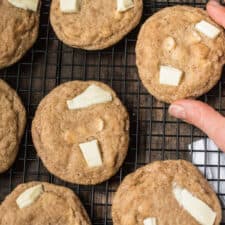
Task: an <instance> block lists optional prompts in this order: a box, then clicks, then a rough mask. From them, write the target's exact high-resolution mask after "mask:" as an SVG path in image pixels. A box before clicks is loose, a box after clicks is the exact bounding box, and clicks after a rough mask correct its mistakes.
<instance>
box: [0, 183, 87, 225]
mask: <svg viewBox="0 0 225 225" xmlns="http://www.w3.org/2000/svg"><path fill="white" fill-rule="evenodd" d="M37 185H39V186H41V187H42V193H40V195H39V196H38V195H37V193H33V196H32V195H30V197H34V196H35V197H36V198H35V199H34V200H33V201H30V202H29V203H30V204H29V205H27V206H26V207H24V208H20V207H19V205H18V204H17V199H18V198H19V196H20V195H21V194H22V193H24V192H25V191H26V190H28V189H29V188H32V187H35V186H37ZM20 202H23V203H24V202H25V201H24V200H23V201H20ZM6 224H7V225H37V224H38V225H47V224H48V225H56V224H57V225H72V224H74V225H75V224H77V225H91V222H90V220H89V218H88V215H87V213H86V211H85V209H84V207H83V206H82V204H81V202H80V200H79V199H78V197H77V196H76V195H75V194H74V193H73V191H72V190H70V189H68V188H65V187H60V186H57V185H53V184H49V183H45V182H30V183H24V184H20V185H19V186H17V187H16V188H15V190H13V191H12V193H11V194H9V195H8V196H7V197H6V199H5V200H4V201H3V203H2V204H1V206H0V225H6Z"/></svg>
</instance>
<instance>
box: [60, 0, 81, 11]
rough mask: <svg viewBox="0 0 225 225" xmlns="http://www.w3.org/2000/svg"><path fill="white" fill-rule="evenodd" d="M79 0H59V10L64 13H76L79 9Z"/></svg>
mask: <svg viewBox="0 0 225 225" xmlns="http://www.w3.org/2000/svg"><path fill="white" fill-rule="evenodd" d="M80 1H81V0H60V10H61V12H64V13H76V12H78V11H79V10H80Z"/></svg>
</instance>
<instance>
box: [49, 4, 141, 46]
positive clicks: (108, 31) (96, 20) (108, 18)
mask: <svg viewBox="0 0 225 225" xmlns="http://www.w3.org/2000/svg"><path fill="white" fill-rule="evenodd" d="M59 6H60V4H59V0H53V1H52V3H51V11H50V21H51V24H52V27H53V29H54V31H55V33H56V35H57V36H58V38H59V39H60V40H61V41H62V42H64V43H65V44H67V45H69V46H72V47H75V48H82V49H88V50H97V49H104V48H107V47H109V46H111V45H113V44H115V43H117V42H118V41H120V40H121V39H122V38H123V37H124V36H125V35H126V34H128V33H129V32H130V31H131V30H132V29H133V28H134V27H135V26H136V25H137V24H138V23H139V21H140V19H141V15H142V8H143V3H142V0H134V7H133V8H131V9H129V10H127V11H125V12H122V13H121V12H117V9H116V0H107V1H105V0H95V1H92V0H86V1H81V7H80V10H79V12H77V13H62V12H61V10H60V7H59Z"/></svg>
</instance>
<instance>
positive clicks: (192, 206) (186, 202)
mask: <svg viewBox="0 0 225 225" xmlns="http://www.w3.org/2000/svg"><path fill="white" fill-rule="evenodd" d="M173 194H174V197H175V198H176V200H177V201H178V202H179V204H180V205H181V206H182V207H183V208H184V209H185V210H186V211H187V212H188V213H189V214H190V215H191V216H192V217H194V218H195V219H196V221H198V222H199V223H200V224H201V225H213V224H214V222H215V219H216V213H215V212H214V211H213V210H212V209H211V208H210V207H209V206H208V205H207V204H206V203H204V202H203V201H202V200H200V199H198V198H196V197H195V196H193V195H192V194H191V193H190V192H189V191H188V190H187V189H185V188H181V187H180V186H178V185H177V184H174V185H173Z"/></svg>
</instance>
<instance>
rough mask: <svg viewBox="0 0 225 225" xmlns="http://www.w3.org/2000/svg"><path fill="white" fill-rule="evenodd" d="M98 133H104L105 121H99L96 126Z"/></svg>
mask: <svg viewBox="0 0 225 225" xmlns="http://www.w3.org/2000/svg"><path fill="white" fill-rule="evenodd" d="M96 128H97V131H102V130H103V129H104V120H102V119H101V118H99V119H97V124H96Z"/></svg>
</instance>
